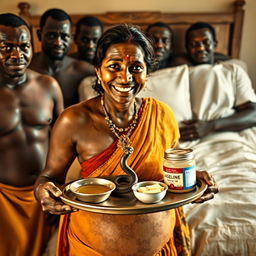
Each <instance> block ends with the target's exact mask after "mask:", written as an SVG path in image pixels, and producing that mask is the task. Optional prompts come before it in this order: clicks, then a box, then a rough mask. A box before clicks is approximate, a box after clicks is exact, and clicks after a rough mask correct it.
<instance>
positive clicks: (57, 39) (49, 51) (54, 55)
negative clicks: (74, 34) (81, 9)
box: [41, 17, 72, 60]
mask: <svg viewBox="0 0 256 256" xmlns="http://www.w3.org/2000/svg"><path fill="white" fill-rule="evenodd" d="M71 41H72V40H71V24H70V21H69V20H64V21H58V20H54V19H53V18H52V17H48V18H47V20H46V23H45V25H44V27H43V28H42V30H41V42H42V50H43V52H44V53H45V54H46V55H47V56H48V57H49V59H51V60H63V58H64V57H65V55H67V53H68V51H69V46H70V44H71Z"/></svg>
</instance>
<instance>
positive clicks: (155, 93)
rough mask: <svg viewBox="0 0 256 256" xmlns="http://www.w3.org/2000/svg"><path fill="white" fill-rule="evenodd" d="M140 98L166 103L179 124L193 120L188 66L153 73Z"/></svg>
mask: <svg viewBox="0 0 256 256" xmlns="http://www.w3.org/2000/svg"><path fill="white" fill-rule="evenodd" d="M138 96H140V97H144V98H145V97H152V98H155V99H157V100H160V101H163V102H165V103H166V104H167V105H169V106H170V107H171V109H172V110H173V112H174V114H175V116H176V119H177V121H178V122H179V121H183V120H189V119H191V118H192V111H191V104H190V94H189V69H188V66H187V65H181V66H177V67H173V68H165V69H161V70H158V71H155V72H153V73H151V74H150V75H149V79H148V82H147V86H146V88H145V89H144V90H143V91H141V92H140V93H139V95H138Z"/></svg>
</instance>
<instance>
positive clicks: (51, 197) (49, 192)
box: [36, 181, 77, 215]
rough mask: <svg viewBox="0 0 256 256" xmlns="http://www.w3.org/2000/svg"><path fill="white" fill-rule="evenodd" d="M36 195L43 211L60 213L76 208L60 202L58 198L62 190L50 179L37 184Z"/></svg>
mask: <svg viewBox="0 0 256 256" xmlns="http://www.w3.org/2000/svg"><path fill="white" fill-rule="evenodd" d="M36 195H37V198H38V200H39V201H40V203H41V205H42V209H43V211H44V212H46V211H47V212H49V213H51V214H57V215H61V214H67V213H70V212H73V211H77V209H75V208H73V207H71V206H69V205H66V204H63V203H62V201H61V200H60V198H59V197H60V196H61V195H62V192H61V190H60V189H59V188H58V187H57V186H56V185H55V184H54V183H53V182H51V181H48V182H45V183H41V184H39V185H38V186H37V188H36Z"/></svg>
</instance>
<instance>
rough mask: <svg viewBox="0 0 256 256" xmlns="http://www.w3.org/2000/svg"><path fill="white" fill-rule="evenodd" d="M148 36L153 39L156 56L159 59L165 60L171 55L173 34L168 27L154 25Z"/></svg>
mask: <svg viewBox="0 0 256 256" xmlns="http://www.w3.org/2000/svg"><path fill="white" fill-rule="evenodd" d="M148 36H149V37H151V38H152V39H153V43H154V51H155V56H156V58H157V60H158V61H164V60H166V59H168V58H169V56H170V55H171V47H172V45H171V42H172V40H171V37H172V34H171V32H170V30H169V29H168V28H165V27H152V28H150V30H149V31H148Z"/></svg>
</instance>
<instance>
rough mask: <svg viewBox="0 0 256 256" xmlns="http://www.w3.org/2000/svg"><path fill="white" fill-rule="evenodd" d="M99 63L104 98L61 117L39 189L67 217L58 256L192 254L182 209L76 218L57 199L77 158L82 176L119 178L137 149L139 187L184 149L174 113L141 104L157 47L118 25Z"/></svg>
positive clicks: (134, 164) (107, 36) (100, 50)
mask: <svg viewBox="0 0 256 256" xmlns="http://www.w3.org/2000/svg"><path fill="white" fill-rule="evenodd" d="M95 64H96V73H97V79H98V83H97V86H96V90H98V92H100V94H101V95H100V96H98V97H95V98H93V99H91V100H88V101H84V102H81V103H79V104H76V105H74V106H71V107H69V108H68V109H66V110H65V111H64V112H63V113H62V115H61V116H60V118H59V119H58V121H57V123H56V125H55V126H54V128H53V132H52V137H51V143H50V150H49V155H48V158H47V164H46V167H45V169H44V170H43V172H42V173H41V176H40V178H39V179H38V180H37V185H36V187H35V194H36V196H37V198H38V200H39V201H40V202H41V203H42V206H43V209H44V210H45V211H49V212H50V213H53V214H66V215H65V216H63V217H62V218H61V224H60V232H59V234H60V235H59V242H58V255H62V256H65V255H91V256H96V255H97V256H99V255H105V256H108V255H109V256H110V255H111V256H112V255H118V256H128V255H136V256H140V255H141V256H142V255H143V256H144V255H150V256H151V255H166V256H171V255H172V256H175V255H177V254H178V253H183V254H184V255H189V251H190V242H189V231H188V226H187V224H186V222H185V218H184V216H183V211H182V208H176V209H172V210H168V211H163V212H157V213H150V214H148V213H147V214H146V213H145V214H140V215H124V216H120V215H106V214H104V212H103V213H97V214H95V213H90V212H86V211H76V210H75V209H72V208H71V207H70V206H68V205H65V204H62V203H61V202H60V201H58V200H56V197H59V196H60V195H61V193H62V192H61V191H60V190H59V189H58V187H57V183H59V184H63V183H64V181H65V176H66V174H67V171H68V168H69V166H70V164H71V163H72V161H73V160H74V158H75V157H76V156H77V157H78V160H79V162H80V164H81V166H82V172H81V176H82V177H99V176H116V175H120V174H124V173H123V171H122V170H121V168H120V166H119V162H120V159H121V157H122V155H123V154H124V151H125V148H126V147H127V146H129V147H133V149H134V151H133V153H132V154H131V156H130V157H129V162H130V163H129V165H130V166H131V168H132V169H133V170H135V172H136V174H137V176H138V178H139V180H158V181H160V180H163V172H162V158H163V154H164V150H165V149H166V148H171V147H174V146H175V145H176V144H177V143H178V139H179V130H178V125H177V123H176V120H175V118H174V115H173V113H172V111H171V109H169V108H168V107H167V105H165V104H163V103H161V102H158V101H156V100H154V99H152V98H145V99H141V98H137V97H136V96H137V94H138V93H139V92H140V91H141V90H142V88H143V87H144V86H145V83H146V81H147V74H148V72H149V71H150V70H151V69H152V67H153V66H154V56H153V48H152V45H151V44H150V42H149V41H148V39H147V38H146V37H145V36H144V34H143V33H142V32H141V31H140V30H138V28H136V27H134V26H129V25H119V26H116V27H114V28H112V29H109V30H108V31H106V32H105V33H103V35H102V37H101V38H100V39H99V41H98V46H97V50H96V61H95ZM202 173H203V175H204V176H205V179H207V178H209V176H208V175H207V173H206V172H202ZM202 173H201V174H202ZM208 184H209V185H212V182H211V181H209V180H208ZM124 230H125V232H123V231H124ZM151 230H153V232H150V231H151ZM117 241H118V242H117ZM174 241H175V243H174ZM127 245H128V246H127Z"/></svg>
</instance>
